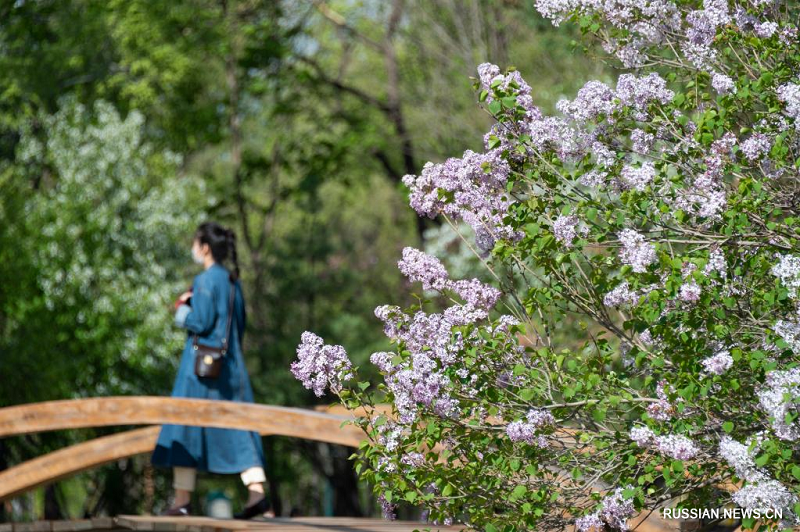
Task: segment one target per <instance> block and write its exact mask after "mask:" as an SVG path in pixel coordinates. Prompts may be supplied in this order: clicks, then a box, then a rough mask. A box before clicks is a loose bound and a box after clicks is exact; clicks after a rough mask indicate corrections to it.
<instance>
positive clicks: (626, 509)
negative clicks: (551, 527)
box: [575, 486, 636, 532]
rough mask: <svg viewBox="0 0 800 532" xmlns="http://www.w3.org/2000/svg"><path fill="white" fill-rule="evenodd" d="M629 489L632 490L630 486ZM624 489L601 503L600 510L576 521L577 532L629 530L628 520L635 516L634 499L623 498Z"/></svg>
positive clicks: (616, 491) (620, 489) (618, 490)
mask: <svg viewBox="0 0 800 532" xmlns="http://www.w3.org/2000/svg"><path fill="white" fill-rule="evenodd" d="M627 489H632V487H631V486H628V487H627ZM623 491H624V490H623V489H622V488H617V489H615V490H614V492H613V493H612V494H611V495H608V496H607V497H605V498H604V499H603V500H602V501H601V503H600V509H599V510H597V511H595V512H594V513H591V514H589V515H585V516H583V517H581V518H579V519H577V520H576V521H575V530H576V532H590V531H591V530H596V531H601V530H608V529H611V530H629V529H628V519H630V518H631V517H633V516H634V514H635V513H636V510H635V509H634V507H633V499H631V498H626V497H624V496H623Z"/></svg>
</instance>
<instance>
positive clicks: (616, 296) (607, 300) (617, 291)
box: [603, 281, 639, 307]
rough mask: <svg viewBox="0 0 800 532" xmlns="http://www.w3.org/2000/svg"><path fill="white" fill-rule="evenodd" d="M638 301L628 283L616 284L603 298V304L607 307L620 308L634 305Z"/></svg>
mask: <svg viewBox="0 0 800 532" xmlns="http://www.w3.org/2000/svg"><path fill="white" fill-rule="evenodd" d="M638 301H639V296H637V295H636V292H634V291H633V290H631V289H630V287H629V285H628V281H623V282H621V283H620V284H618V285H617V286H616V287H615V288H614V289H613V290H612V291H611V292H609V293H607V294H606V295H605V297H604V298H603V304H604V305H605V306H607V307H620V306H622V305H635V304H636V303H637V302H638Z"/></svg>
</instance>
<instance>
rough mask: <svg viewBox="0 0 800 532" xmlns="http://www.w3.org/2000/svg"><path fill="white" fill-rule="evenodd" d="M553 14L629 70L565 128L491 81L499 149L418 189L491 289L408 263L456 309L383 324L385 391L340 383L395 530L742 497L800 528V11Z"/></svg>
mask: <svg viewBox="0 0 800 532" xmlns="http://www.w3.org/2000/svg"><path fill="white" fill-rule="evenodd" d="M535 7H536V9H537V10H538V11H539V12H540V13H541V14H542V15H543V16H545V17H546V18H548V19H550V20H551V21H552V22H553V23H554V24H555V25H559V24H562V23H566V22H572V23H576V24H577V25H578V26H579V27H580V28H581V29H582V31H583V32H584V33H586V34H587V35H588V36H589V37H590V38H595V39H599V40H600V41H601V42H602V45H603V47H604V49H605V50H606V51H607V52H608V53H609V54H612V55H613V56H614V57H616V59H617V60H618V61H619V62H620V63H621V65H622V66H623V67H625V68H627V69H629V70H630V71H629V72H626V73H624V74H621V75H620V76H619V77H618V79H617V80H616V82H615V83H605V82H601V81H590V82H589V83H587V84H586V85H585V86H584V87H583V88H582V89H580V90H579V91H578V93H577V95H576V96H575V98H574V99H572V100H569V99H565V100H562V101H560V102H558V103H557V105H556V109H557V110H558V114H556V115H554V116H547V115H546V114H545V113H543V112H542V111H541V110H540V109H539V108H538V107H537V106H536V104H535V98H536V95H535V94H532V91H531V89H530V87H529V86H528V85H527V84H526V83H525V80H524V79H523V78H522V76H520V74H519V73H518V72H517V71H515V70H513V69H512V70H509V71H505V72H504V71H502V70H501V69H500V68H499V67H498V66H496V65H492V64H488V63H487V64H482V65H480V66H478V68H477V71H478V76H477V81H476V84H475V88H476V90H477V92H478V94H479V97H478V99H479V102H481V104H482V105H484V106H485V107H486V109H487V110H488V111H489V112H490V113H491V114H492V115H493V116H494V117H495V119H496V122H495V123H494V124H493V125H492V127H491V129H490V131H488V132H487V133H486V135H485V136H484V138H483V140H484V148H485V149H484V152H483V153H475V152H472V151H466V152H465V153H464V155H463V156H462V157H461V158H450V159H448V160H447V161H445V162H443V163H439V164H434V163H428V164H426V165H425V167H424V168H423V170H422V172H421V173H420V175H418V176H412V175H409V176H405V177H404V179H403V182H404V183H405V184H406V185H407V186H408V187H409V189H410V205H411V207H412V208H414V209H415V210H416V211H417V213H418V214H419V215H420V216H428V217H435V216H441V217H443V218H444V219H445V221H446V222H448V223H451V224H453V223H456V222H457V221H463V222H465V223H467V224H469V225H470V226H471V227H472V228H473V229H474V231H475V235H476V236H475V243H474V247H475V251H476V254H478V255H479V256H482V257H483V254H484V253H486V252H490V254H489V255H488V258H487V259H486V260H485V264H486V266H487V272H488V274H490V275H491V278H492V279H493V281H492V283H491V284H489V283H486V282H484V281H481V280H478V279H461V280H458V279H451V277H450V275H449V274H448V273H447V271H446V269H445V268H444V266H443V265H442V263H441V262H440V261H439V260H438V259H437V258H435V257H431V256H428V255H426V254H424V253H422V252H420V251H417V250H413V249H409V248H407V249H406V250H404V252H403V258H402V260H401V261H400V263H399V267H400V269H401V271H402V272H403V273H404V274H405V275H407V276H408V277H409V279H410V280H412V281H414V282H421V283H422V286H423V288H424V289H426V290H433V291H434V292H435V293H438V294H440V295H441V297H439V298H437V301H438V302H441V301H446V302H447V306H446V307H445V308H444V309H443V310H441V311H439V312H434V311H432V310H430V309H429V308H428V307H429V306H431V304H432V303H433V302H432V301H427V300H425V301H420V304H418V305H414V306H412V307H410V308H408V309H401V308H399V307H397V306H391V305H385V306H381V307H379V308H377V309H376V310H375V315H376V317H377V318H378V319H380V321H382V322H383V324H384V331H385V332H386V335H387V337H388V338H390V339H391V341H392V343H393V344H395V345H396V349H395V350H394V351H392V352H380V353H375V354H373V356H372V358H371V362H372V363H374V364H375V365H376V366H377V367H378V369H379V370H380V372H381V374H382V375H383V382H382V383H380V385H378V386H377V387H376V388H375V389H374V390H372V391H371V393H366V392H365V390H367V389H368V388H369V384H368V383H364V382H361V383H358V385H357V386H356V385H353V386H348V387H343V388H342V387H339V385H338V383H339V381H338V380H335V379H331V380H330V384H331V385H332V391H334V392H335V393H337V394H338V396H339V397H340V399H341V400H342V401H343V402H344V403H345V404H346V405H347V406H348V407H351V408H355V407H358V406H363V407H366V410H367V412H368V413H369V415H366V416H364V417H360V418H358V419H357V423H359V424H360V425H361V426H362V427H363V428H364V430H365V432H366V433H367V435H368V436H369V441H368V443H367V444H365V445H364V446H363V447H362V449H361V452H360V454H359V465H358V468H359V471H360V472H361V473H362V475H363V476H364V478H366V479H368V480H370V481H371V482H372V483H373V484H374V485H375V487H376V490H377V491H378V493H380V496H381V501H382V504H383V505H384V508H385V509H387V508H388V509H391V511H389V512H387V513H389V514H392V513H393V511H394V510H393V509H394V507H395V506H394V505H396V504H398V503H399V502H401V501H404V502H405V503H410V504H415V505H420V506H423V507H424V508H426V512H427V515H428V516H429V518H430V519H431V520H433V521H434V522H439V523H445V522H450V521H458V522H462V523H465V524H467V525H469V526H470V527H472V528H475V529H479V530H488V531H493V530H508V531H511V530H531V529H536V530H560V529H564V528H565V527H567V526H571V525H574V526H576V527H577V529H578V530H581V531H590V530H598V531H599V530H626V529H627V528H628V526H629V525H628V522H629V520H630V518H632V517H634V516H635V515H636V514H637V513H638V512H642V511H649V510H654V509H656V508H658V507H661V506H664V505H680V506H688V507H695V508H719V507H722V506H724V505H728V504H735V505H738V506H741V507H743V508H747V509H762V510H763V509H772V510H779V511H780V512H782V514H783V517H782V519H778V518H776V519H767V518H763V519H760V520H759V521H758V522H756V521H755V520H754V519H744V520H743V523H742V524H743V526H744V527H745V528H746V529H753V528H757V527H758V528H759V529H771V530H775V529H782V528H784V529H785V528H792V527H796V526H798V525H800V517H798V516H800V461H799V460H798V452H800V450H799V449H798V442H799V441H800V419H799V418H800V359H799V358H798V353H800V293H799V292H798V289H800V251H799V250H798V247H800V246H799V245H798V233H800V217H799V216H798V215H800V200H799V199H798V198H800V188H798V183H799V182H800V181H799V180H798V177H799V176H798V169H799V168H800V137H799V136H798V134H799V133H800V41H799V40H798V28H797V23H796V21H797V20H798V9H797V7H798V6H797V5H796V4H795V3H781V2H777V1H773V0H752V1H741V2H736V1H728V0H705V1H704V2H698V1H691V2H680V3H675V2H671V1H668V0H649V1H648V2H638V1H630V2H628V1H625V2H623V1H620V0H607V1H604V2H596V1H594V0H592V1H589V0H537V1H536V2H535ZM520 286H521V287H522V289H520ZM521 338H524V339H525V340H526V341H525V342H524V343H521V342H520V339H521ZM303 352H304V353H305V352H306V351H303ZM308 353H311V354H313V353H318V354H319V356H322V357H323V358H324V357H327V356H328V355H326V354H325V352H324V349H321V348H319V347H315V348H314V349H313V350H310V351H308ZM324 365H325V364H323V366H324ZM327 374H328V373H326V375H327ZM299 376H300V378H301V379H304V383H310V382H312V381H313V382H314V383H322V384H324V382H323V381H324V379H322V380H319V381H318V380H315V379H311V377H310V376H309V374H308V373H307V372H299ZM326 378H327V377H326ZM354 382H355V380H354ZM317 389H319V388H317ZM376 401H381V402H383V401H386V402H389V403H390V404H391V410H392V412H391V414H388V415H387V414H386V413H381V411H380V410H378V409H374V408H373V405H374V404H375V402H376Z"/></svg>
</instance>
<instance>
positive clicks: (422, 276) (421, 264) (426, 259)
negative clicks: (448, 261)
mask: <svg viewBox="0 0 800 532" xmlns="http://www.w3.org/2000/svg"><path fill="white" fill-rule="evenodd" d="M397 266H398V267H399V268H400V272H402V274H403V275H405V276H406V277H408V279H409V280H410V281H411V282H416V281H419V282H421V283H422V288H424V289H425V290H443V289H444V288H445V286H446V285H447V282H448V280H449V279H448V275H447V270H446V269H445V267H444V264H442V263H441V261H439V259H437V258H436V257H432V256H431V255H428V254H427V253H424V252H422V251H419V250H418V249H414V248H412V247H405V248H403V259H402V260H400V261H398V263H397Z"/></svg>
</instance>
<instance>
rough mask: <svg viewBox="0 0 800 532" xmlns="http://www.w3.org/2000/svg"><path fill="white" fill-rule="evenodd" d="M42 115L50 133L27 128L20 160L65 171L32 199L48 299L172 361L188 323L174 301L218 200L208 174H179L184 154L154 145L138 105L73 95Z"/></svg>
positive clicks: (98, 331)
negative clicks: (207, 185) (121, 109)
mask: <svg viewBox="0 0 800 532" xmlns="http://www.w3.org/2000/svg"><path fill="white" fill-rule="evenodd" d="M92 119H94V120H92ZM40 120H41V121H42V123H43V124H44V126H43V129H44V131H46V132H47V139H46V141H45V142H44V143H42V142H40V141H39V140H38V139H37V138H35V137H34V136H33V135H32V134H31V133H30V131H29V130H25V129H24V130H23V135H22V138H21V140H20V145H19V150H18V152H17V161H18V164H20V165H25V166H30V167H38V166H40V165H44V164H46V165H47V166H48V167H49V168H50V169H51V170H52V171H53V173H54V174H55V179H54V184H53V186H52V187H50V188H49V189H46V190H43V191H42V192H41V193H40V194H37V195H33V196H31V197H30V199H29V200H28V203H27V205H26V206H25V209H26V212H27V213H28V220H29V222H30V223H31V224H32V226H35V227H37V228H38V229H39V236H38V239H37V241H36V243H35V244H34V245H35V246H36V250H37V253H36V254H35V267H36V270H37V274H38V278H37V282H38V284H39V287H40V288H41V290H42V295H43V298H44V303H45V305H46V307H47V308H48V309H50V310H55V309H56V308H57V307H61V308H68V307H72V308H75V309H77V312H76V317H77V323H76V330H77V331H80V332H79V334H80V335H81V337H82V338H83V339H84V340H85V341H87V342H91V341H92V338H94V337H95V336H97V335H107V334H108V331H107V330H103V328H98V327H92V326H91V325H90V324H89V320H90V319H94V320H96V319H98V316H103V315H104V316H107V317H108V318H107V323H108V324H109V326H112V327H113V326H114V324H115V323H118V326H119V327H120V329H119V331H118V335H117V336H118V343H119V345H110V346H108V349H110V350H113V351H114V353H115V355H116V356H118V357H119V358H121V359H122V360H126V361H127V360H129V359H132V358H134V357H136V358H137V360H138V362H137V363H139V364H141V365H142V366H144V367H148V366H153V365H156V364H161V363H163V361H170V363H171V361H172V359H174V351H175V349H176V348H179V346H180V340H181V339H182V338H183V337H184V336H185V331H181V330H179V329H177V328H175V327H174V326H173V324H172V319H171V317H170V306H171V302H172V301H173V300H174V299H175V297H176V296H177V295H178V294H180V293H181V292H182V291H183V290H185V289H186V287H187V286H188V284H189V283H190V282H191V278H190V277H183V278H180V279H177V278H176V277H178V274H181V268H184V266H185V265H188V264H191V263H190V260H191V255H190V246H191V236H192V234H193V232H194V230H195V228H196V227H197V224H199V223H200V222H201V221H202V218H201V217H202V212H203V209H204V208H205V204H204V203H203V202H205V201H208V202H209V203H210V202H213V201H214V199H213V198H212V197H206V196H205V195H204V194H203V192H204V188H203V184H202V181H200V180H199V179H194V178H192V177H191V176H184V177H181V178H178V177H177V176H176V174H177V168H178V166H179V165H180V164H181V157H180V155H178V154H174V153H171V152H168V151H160V152H158V153H156V152H154V150H153V148H152V147H151V145H150V144H148V143H147V142H146V141H145V140H144V139H143V135H142V129H143V126H144V117H143V116H142V114H141V113H140V112H138V111H137V110H131V111H130V112H129V113H128V115H127V117H126V118H125V119H122V118H121V117H120V116H119V114H118V113H117V111H116V109H115V108H114V107H113V105H111V104H110V103H108V102H105V101H102V100H99V101H97V102H95V104H94V108H93V109H87V108H86V107H85V106H84V105H82V104H81V103H78V102H77V101H76V100H74V99H72V98H66V97H65V98H63V99H62V100H60V109H59V110H58V112H56V113H55V114H53V115H43V116H41V117H40ZM155 159H158V164H157V165H153V164H152V161H153V160H155ZM154 168H157V170H154ZM165 169H167V170H165ZM156 171H158V172H165V171H166V172H170V173H169V174H166V175H162V174H155V175H154V172H156ZM183 271H186V270H185V269H184V270H183ZM134 317H135V318H134ZM115 320H118V321H115ZM114 377H115V376H114V375H110V376H109V379H110V380H109V382H111V380H113V378H114ZM118 386H119V390H117V393H119V392H124V391H130V390H127V388H126V386H127V385H126V381H125V379H119V380H118ZM76 393H79V392H77V391H76Z"/></svg>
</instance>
